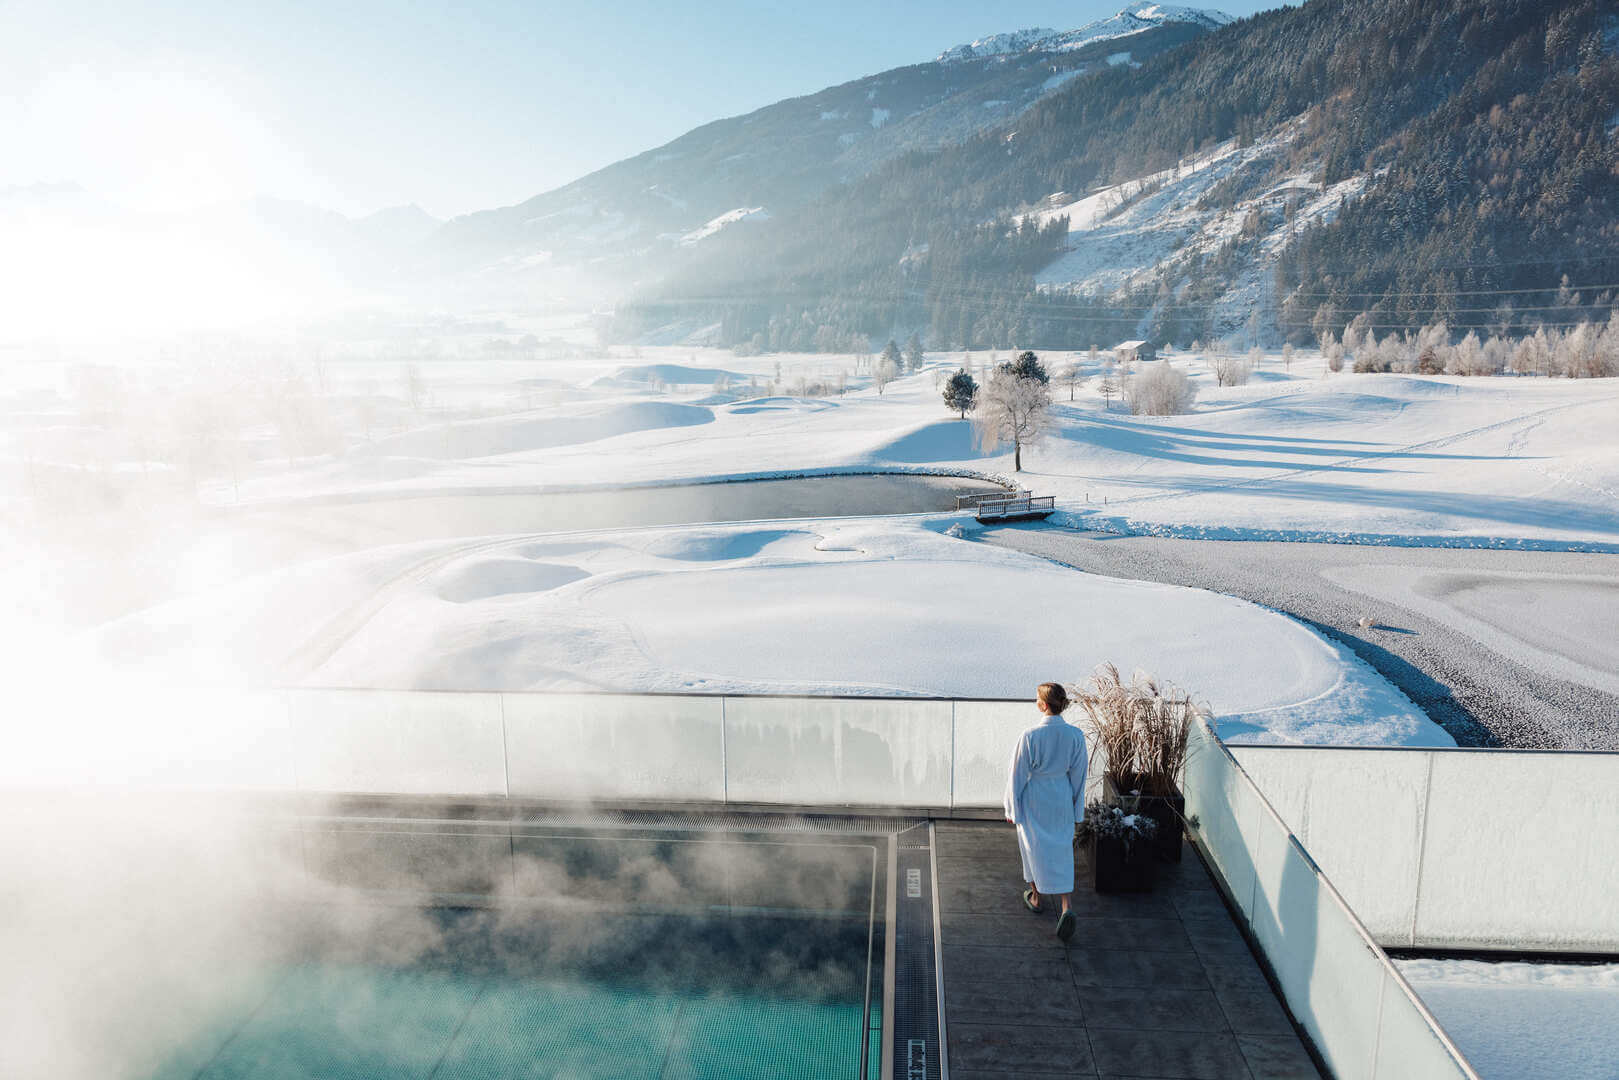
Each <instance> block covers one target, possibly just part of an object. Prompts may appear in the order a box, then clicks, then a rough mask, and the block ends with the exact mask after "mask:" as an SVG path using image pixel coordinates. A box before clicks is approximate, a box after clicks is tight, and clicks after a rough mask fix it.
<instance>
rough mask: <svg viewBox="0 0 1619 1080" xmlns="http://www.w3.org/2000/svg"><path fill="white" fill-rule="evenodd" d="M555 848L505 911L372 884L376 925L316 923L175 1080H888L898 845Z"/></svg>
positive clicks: (712, 842)
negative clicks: (886, 909)
mask: <svg viewBox="0 0 1619 1080" xmlns="http://www.w3.org/2000/svg"><path fill="white" fill-rule="evenodd" d="M354 835H355V834H354V833H353V832H352V831H345V832H344V833H343V839H344V843H345V844H346V845H348V846H347V847H346V848H345V849H344V850H347V851H352V850H353V843H354ZM393 835H398V834H397V833H395V834H393ZM521 839H523V838H519V840H521ZM435 840H437V841H439V842H442V838H441V837H435ZM538 842H539V847H537V848H535V847H533V846H532V845H531V847H530V850H529V852H528V853H527V855H518V854H516V852H517V846H518V845H517V844H516V843H514V846H513V851H514V860H513V862H512V864H511V866H512V873H513V876H512V880H513V881H515V882H517V884H516V886H515V887H514V888H507V889H503V890H502V891H501V892H502V894H501V895H500V896H499V897H498V898H497V899H496V900H495V901H494V902H492V903H490V904H487V905H484V904H480V905H477V906H448V905H443V904H439V905H433V906H424V905H409V904H403V903H400V902H399V898H400V897H401V895H402V894H401V892H400V890H399V889H398V885H399V882H398V880H397V878H396V877H395V878H390V879H389V880H388V881H386V882H385V884H386V885H387V886H388V889H387V890H386V893H384V892H380V891H377V890H369V891H368V890H366V889H365V886H366V885H367V884H375V882H374V881H373V882H369V883H368V882H366V881H364V880H360V881H359V882H358V884H359V885H360V886H361V889H360V890H359V893H360V894H363V895H366V896H368V897H369V900H368V901H362V903H363V904H364V906H363V907H362V908H360V909H358V910H359V912H360V914H359V915H358V916H357V915H356V913H355V909H353V908H350V909H347V910H344V911H342V913H341V915H340V916H338V917H334V918H328V917H327V916H330V915H332V909H331V908H330V905H318V906H315V907H312V908H310V912H311V916H312V918H311V924H312V925H313V926H315V927H317V928H318V929H315V930H313V931H311V932H309V933H306V934H304V935H303V936H302V939H301V940H300V943H299V946H298V949H297V953H296V955H288V956H286V957H284V958H283V959H282V960H281V961H280V962H278V963H277V964H275V965H274V966H273V967H272V969H271V970H269V971H267V972H266V973H265V974H264V977H263V992H262V993H260V994H258V995H256V997H257V1000H256V1002H251V1001H249V1002H244V1004H243V1005H242V1007H241V1008H239V1009H238V1010H236V1011H235V1012H233V1013H231V1014H229V1015H226V1016H224V1017H220V1018H216V1019H215V1021H214V1022H212V1023H210V1024H209V1025H208V1026H207V1027H206V1028H205V1029H204V1030H202V1031H200V1032H199V1033H198V1034H197V1036H196V1037H195V1038H193V1039H192V1040H190V1041H189V1042H188V1043H187V1044H186V1045H185V1046H183V1047H181V1048H180V1049H179V1050H177V1051H176V1052H175V1053H174V1054H173V1055H172V1057H171V1058H170V1059H169V1061H168V1062H167V1063H166V1065H165V1067H164V1068H163V1069H161V1070H160V1071H159V1072H158V1073H157V1074H156V1077H155V1078H154V1080H183V1078H186V1080H225V1078H241V1080H248V1078H251V1080H272V1078H274V1080H292V1078H309V1080H316V1078H319V1080H348V1078H354V1080H359V1078H380V1077H417V1078H423V1080H426V1078H445V1080H449V1078H458V1077H459V1078H468V1080H471V1078H477V1080H486V1078H489V1080H492V1078H517V1077H524V1078H527V1077H568V1078H580V1080H584V1078H598V1077H602V1078H605V1077H615V1078H617V1077H623V1078H646V1080H676V1078H700V1077H714V1078H722V1077H724V1078H748V1077H758V1078H760V1080H765V1078H770V1080H793V1078H800V1077H801V1078H804V1080H812V1078H814V1080H820V1078H825V1077H846V1078H849V1080H861V1078H865V1077H875V1076H877V1075H878V1073H879V1059H880V1053H879V1049H880V1031H879V1027H880V1016H881V1011H882V978H883V971H882V967H883V947H882V942H881V938H882V935H883V927H882V901H881V898H880V887H881V882H880V880H879V879H880V878H882V877H883V876H884V874H885V873H886V871H885V863H884V860H883V859H880V858H878V857H877V854H876V853H877V851H878V848H877V846H876V844H877V843H878V842H877V841H867V840H865V839H864V838H861V837H837V838H825V837H820V838H810V839H802V838H800V839H795V840H791V841H788V842H783V841H782V840H779V839H769V838H764V837H746V838H738V837H726V838H722V839H715V838H712V837H702V836H695V835H692V836H680V837H670V836H656V837H647V836H600V835H597V836H582V835H550V836H545V837H541V838H538ZM396 850H397V849H396ZM345 863H346V865H348V866H349V867H351V868H354V870H355V873H356V874H357V876H358V878H360V879H364V878H365V877H367V876H373V875H374V869H375V866H376V863H375V861H373V862H372V863H370V864H369V867H370V868H369V869H368V868H367V863H366V861H365V860H363V859H361V860H345ZM326 869H328V870H330V869H331V864H329V863H328V864H327V866H326ZM396 869H397V867H396ZM525 882H526V883H527V884H526V886H525V884H524V883H525ZM349 884H353V882H350V883H349ZM525 894H526V895H525ZM384 896H386V897H387V898H390V899H391V900H392V901H393V902H392V903H382V902H381V900H382V899H383V897H384ZM348 902H350V903H352V902H355V901H353V900H352V898H351V899H350V901H348Z"/></svg>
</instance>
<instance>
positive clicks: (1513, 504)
mask: <svg viewBox="0 0 1619 1080" xmlns="http://www.w3.org/2000/svg"><path fill="white" fill-rule="evenodd" d="M641 353H642V357H641V358H640V360H639V361H638V363H639V364H641V365H646V364H647V363H648V360H647V358H646V357H647V355H648V354H656V353H665V354H666V355H667V357H668V361H669V364H668V367H669V368H676V367H679V366H693V365H694V364H695V365H700V366H701V367H702V368H704V369H716V368H717V369H726V370H729V371H731V372H734V373H736V374H737V375H738V376H739V378H740V379H741V380H742V381H743V382H744V383H745V379H746V377H747V376H748V375H750V374H751V375H752V376H754V377H755V378H758V379H761V380H765V379H768V378H770V377H771V375H772V372H773V369H774V366H775V365H776V364H778V363H780V364H782V365H783V366H784V368H785V374H784V376H783V381H787V380H788V379H791V378H792V377H794V375H795V374H796V375H798V376H801V377H807V378H812V379H813V378H822V377H830V376H831V375H832V374H833V373H835V372H837V371H839V370H842V369H846V368H848V367H851V366H852V360H850V359H849V358H837V357H825V356H787V357H761V358H753V359H750V360H743V359H740V358H735V357H731V356H730V355H729V354H727V353H722V352H719V351H717V350H716V351H708V352H703V353H700V354H698V353H693V351H692V350H690V349H669V350H653V349H643V350H641ZM677 358H678V359H677ZM1005 358H1006V354H1001V355H1000V359H1005ZM992 359H994V357H992V356H991V355H989V354H984V353H977V354H972V355H970V356H969V358H968V362H969V363H971V364H972V365H974V366H975V368H977V369H978V370H979V371H980V372H981V373H982V370H983V369H984V368H985V367H986V366H987V365H988V364H989V363H990V362H991V360H992ZM1043 360H1044V361H1045V363H1046V364H1047V366H1048V368H1049V369H1050V370H1052V371H1053V372H1057V371H1060V370H1062V369H1063V368H1065V367H1066V366H1067V365H1069V364H1070V363H1073V362H1075V361H1078V362H1080V363H1081V365H1082V367H1084V368H1086V369H1087V370H1089V369H1090V368H1091V365H1089V364H1088V363H1087V362H1086V361H1085V359H1084V356H1083V354H1060V353H1047V354H1044V355H1043ZM1170 360H1171V362H1172V363H1175V364H1177V365H1180V366H1182V367H1184V368H1185V369H1186V370H1187V371H1188V372H1189V373H1190V374H1191V375H1192V376H1193V381H1194V383H1195V384H1196V385H1197V386H1198V388H1199V396H1198V399H1197V402H1196V404H1195V407H1194V411H1193V412H1191V413H1190V414H1187V415H1184V416H1173V417H1135V416H1131V415H1129V413H1128V412H1126V411H1124V410H1123V408H1122V407H1121V405H1120V403H1119V401H1118V399H1117V398H1114V399H1113V401H1112V404H1111V407H1107V406H1105V405H1104V402H1103V399H1102V398H1101V397H1100V396H1098V395H1097V393H1096V392H1095V389H1094V380H1093V383H1092V385H1089V386H1086V387H1083V388H1081V389H1080V390H1079V391H1078V392H1077V394H1076V395H1075V400H1074V401H1073V402H1069V401H1068V400H1067V398H1068V392H1067V390H1066V389H1065V388H1064V387H1063V386H1062V385H1061V384H1060V381H1054V383H1053V396H1054V398H1055V399H1056V401H1057V404H1056V409H1055V419H1056V424H1055V429H1054V431H1053V433H1052V435H1051V437H1049V438H1048V439H1047V440H1046V441H1045V442H1044V443H1042V444H1041V445H1039V446H1037V447H1035V448H1034V449H1033V450H1031V451H1029V452H1027V453H1025V455H1024V466H1025V468H1024V471H1023V473H1022V474H1020V475H1019V476H1018V477H1016V479H1017V481H1018V482H1019V483H1021V484H1023V485H1024V486H1026V487H1029V488H1032V489H1033V490H1035V491H1036V492H1037V493H1039V494H1054V495H1056V496H1057V497H1058V499H1059V503H1060V506H1061V508H1062V509H1063V510H1064V511H1066V512H1067V513H1068V514H1070V515H1071V516H1072V517H1073V518H1075V519H1083V523H1084V524H1086V525H1088V526H1090V527H1100V528H1106V529H1110V530H1112V531H1119V532H1155V533H1163V534H1166V535H1186V536H1203V537H1212V538H1232V539H1244V538H1267V539H1325V540H1334V539H1343V540H1352V541H1361V542H1373V543H1377V542H1383V543H1388V542H1395V543H1427V544H1433V543H1441V544H1446V543H1448V544H1459V545H1496V544H1498V545H1500V546H1530V547H1533V546H1538V545H1546V546H1564V545H1576V546H1578V545H1587V546H1596V547H1607V548H1619V424H1616V423H1615V418H1616V417H1619V382H1615V381H1612V380H1565V379H1533V378H1475V379H1467V378H1462V377H1435V376H1411V375H1390V374H1385V375H1355V374H1348V373H1340V374H1337V375H1332V376H1327V374H1326V372H1325V367H1324V364H1323V362H1322V361H1321V359H1320V357H1319V356H1317V355H1314V354H1309V353H1302V352H1301V353H1300V355H1299V357H1298V358H1296V359H1295V360H1294V362H1293V363H1292V364H1291V370H1288V371H1284V370H1282V361H1281V359H1280V357H1279V356H1277V355H1271V356H1269V357H1268V358H1267V359H1266V360H1265V362H1264V363H1263V364H1262V365H1261V367H1260V369H1259V370H1258V371H1257V372H1256V373H1255V374H1254V376H1253V378H1252V380H1251V381H1250V382H1249V383H1248V385H1245V386H1238V387H1226V388H1223V389H1222V388H1218V387H1216V386H1215V385H1214V382H1215V380H1214V379H1213V377H1212V376H1211V375H1210V374H1209V373H1208V364H1207V362H1206V358H1205V357H1203V356H1201V355H1174V354H1172V355H1171V357H1170ZM618 363H619V364H620V365H622V364H623V363H624V362H623V361H622V360H620V361H618ZM960 363H961V355H960V354H951V355H948V356H934V357H930V365H929V367H928V368H927V369H924V370H923V371H922V372H921V373H920V374H915V375H910V376H906V377H904V378H902V379H900V380H898V381H897V382H894V383H892V384H890V385H889V386H888V387H887V388H886V390H885V392H883V393H882V394H879V393H878V392H877V391H876V389H874V388H872V387H870V386H866V385H863V384H864V383H865V382H866V380H864V379H861V378H856V379H854V380H852V381H851V383H850V385H851V387H852V389H851V390H850V392H848V393H847V394H844V395H841V396H834V397H826V398H807V397H791V396H780V395H778V396H775V397H768V398H750V397H748V396H747V391H746V388H745V385H743V386H742V387H741V388H740V389H732V390H731V391H730V392H729V393H726V394H716V393H715V392H714V391H713V390H711V389H710V388H709V387H708V386H706V385H704V386H697V385H691V386H685V387H681V386H678V385H675V386H672V387H670V388H669V391H668V392H666V393H664V394H661V395H658V396H656V397H655V398H654V399H653V400H652V401H650V402H649V401H648V400H647V394H646V392H645V391H644V390H643V391H641V392H636V391H634V390H630V389H628V388H626V387H625V386H624V384H623V383H622V382H619V381H616V380H614V381H613V384H612V385H608V386H602V387H601V388H600V389H598V390H595V391H594V392H593V394H592V395H591V396H589V397H584V398H581V397H574V398H573V399H571V400H569V401H567V402H564V403H559V404H555V405H552V406H548V407H542V408H537V409H533V410H524V411H521V412H516V413H512V414H509V415H507V416H504V417H494V418H489V419H480V420H474V421H461V422H455V423H451V424H446V425H438V426H433V427H428V428H426V429H423V430H419V431H416V432H413V433H410V434H408V435H400V436H396V437H393V438H384V439H380V440H378V442H377V443H376V444H375V445H374V446H372V447H370V448H368V449H366V450H365V451H364V452H356V453H351V454H349V455H347V456H346V457H343V458H341V459H338V460H337V461H335V462H331V463H327V464H321V465H316V466H313V467H310V468H305V469H298V470H293V471H287V472H279V473H276V474H273V475H268V476H263V477H260V478H257V479H253V480H249V481H247V482H244V483H243V484H242V485H241V489H240V494H239V496H238V495H237V494H236V493H234V492H233V491H231V490H230V489H229V488H227V487H225V486H223V485H221V486H219V487H216V488H215V490H214V493H213V495H214V497H215V498H218V499H220V500H221V501H226V502H229V501H231V500H232V499H233V498H236V497H239V498H241V499H242V500H247V501H251V500H274V499H283V498H296V497H300V496H307V495H311V494H318V493H328V494H329V493H347V492H362V491H363V492H379V491H394V492H444V491H467V490H477V489H480V488H482V489H489V488H495V487H505V488H513V487H516V488H541V489H543V488H568V487H591V486H602V485H627V484H648V483H668V482H671V481H675V480H689V479H697V478H712V477H718V476H742V475H760V474H769V473H794V472H804V471H818V470H827V469H831V470H863V469H867V470H869V469H914V470H943V471H969V472H974V473H978V474H985V475H1002V476H1005V475H1010V473H1011V471H1012V468H1011V466H1012V459H1011V454H1010V453H1009V449H1010V448H1004V449H1002V450H999V451H994V452H983V451H980V450H978V449H977V448H975V446H974V445H973V440H972V436H971V431H970V425H969V423H967V422H964V421H961V420H958V419H956V418H955V417H954V416H952V415H951V414H950V413H948V412H946V410H945V409H944V407H943V405H942V404H941V402H940V397H939V389H938V386H937V383H938V381H939V379H940V378H941V377H942V376H943V375H944V374H946V373H948V372H951V371H954V370H955V369H956V367H957V366H958V365H959V364H960ZM607 368H608V365H606V364H604V365H601V367H600V368H599V369H598V370H600V372H601V376H606V375H608V374H610V371H609V370H607ZM666 370H667V369H666ZM589 371H590V369H589V368H585V369H582V370H576V371H574V372H573V373H572V374H573V375H574V376H575V377H576V378H578V379H579V380H580V381H581V382H585V383H587V384H588V382H589V381H590V375H589ZM598 377H600V376H598ZM737 383H738V380H733V386H734V387H735V386H736V385H737ZM680 391H685V392H684V393H681V392H680ZM441 446H448V447H451V450H450V451H449V452H445V451H443V450H441V449H439V447H441ZM462 450H465V451H466V453H465V454H464V455H463V454H462V453H461V451H462Z"/></svg>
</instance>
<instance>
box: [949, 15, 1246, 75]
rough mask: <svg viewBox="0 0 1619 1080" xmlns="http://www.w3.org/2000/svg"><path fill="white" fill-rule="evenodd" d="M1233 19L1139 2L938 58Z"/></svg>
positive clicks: (1067, 44)
mask: <svg viewBox="0 0 1619 1080" xmlns="http://www.w3.org/2000/svg"><path fill="white" fill-rule="evenodd" d="M1231 21H1232V19H1231V16H1230V15H1227V14H1226V13H1225V12H1223V11H1212V10H1207V9H1204V8H1188V7H1175V6H1173V5H1171V4H1152V3H1137V4H1132V5H1131V6H1129V7H1127V8H1125V9H1124V10H1123V11H1120V12H1118V13H1117V14H1114V15H1110V16H1109V17H1108V18H1105V19H1098V20H1096V21H1095V22H1093V23H1087V24H1085V25H1084V26H1082V27H1080V28H1079V29H1078V30H1048V29H1044V28H1039V27H1037V28H1034V29H1029V30H1017V31H1014V32H1012V33H1010V34H995V35H994V36H992V37H987V38H980V39H978V40H977V41H970V42H968V43H967V44H965V45H957V46H956V47H955V48H953V49H946V50H945V51H944V52H942V53H940V54H939V55H938V57H937V61H938V62H939V63H941V64H951V63H959V62H961V61H963V60H977V59H983V58H984V57H990V56H1007V55H1012V54H1016V53H1026V52H1066V51H1070V50H1073V49H1080V48H1084V47H1085V46H1086V45H1089V44H1091V43H1092V42H1096V41H1110V40H1112V39H1114V38H1121V37H1128V36H1129V35H1131V34H1139V33H1141V32H1142V31H1144V30H1155V29H1158V28H1159V27H1163V26H1168V25H1170V24H1172V23H1184V24H1187V25H1191V26H1197V27H1201V28H1202V29H1204V30H1218V29H1219V28H1220V27H1222V26H1225V25H1226V24H1227V23H1229V22H1231Z"/></svg>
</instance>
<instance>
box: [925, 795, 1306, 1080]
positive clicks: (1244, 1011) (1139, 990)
mask: <svg viewBox="0 0 1619 1080" xmlns="http://www.w3.org/2000/svg"><path fill="white" fill-rule="evenodd" d="M934 828H935V830H936V844H935V852H934V855H935V858H936V859H937V866H938V875H939V912H940V921H941V924H942V925H941V930H940V939H941V944H942V949H943V955H942V958H941V959H942V962H943V965H944V1000H945V1010H944V1011H945V1027H946V1038H947V1040H948V1046H949V1062H950V1076H951V1080H1012V1078H1014V1077H1018V1078H1025V1077H1039V1076H1043V1075H1053V1076H1073V1077H1097V1078H1101V1077H1111V1078H1118V1080H1122V1078H1125V1077H1132V1078H1135V1077H1156V1078H1166V1080H1168V1078H1174V1080H1190V1078H1200V1080H1227V1078H1229V1080H1319V1078H1320V1075H1321V1074H1320V1073H1319V1072H1318V1071H1317V1069H1316V1067H1315V1065H1314V1064H1313V1062H1312V1061H1311V1059H1310V1056H1309V1054H1308V1053H1306V1051H1305V1049H1304V1045H1303V1043H1302V1042H1301V1041H1300V1040H1299V1037H1298V1035H1297V1033H1296V1032H1295V1031H1294V1029H1293V1024H1292V1021H1291V1020H1290V1019H1289V1018H1288V1015H1287V1013H1286V1011H1285V1010H1284V1009H1283V1007H1282V1005H1281V1003H1280V1002H1279V1001H1278V1000H1277V998H1276V996H1275V994H1274V993H1273V992H1272V990H1271V987H1270V984H1269V983H1268V982H1267V981H1266V979H1265V976H1264V974H1263V973H1262V972H1261V970H1260V967H1259V963H1258V961H1257V960H1256V959H1255V958H1254V956H1253V954H1252V952H1250V950H1249V948H1248V944H1247V942H1246V941H1245V940H1244V939H1243V937H1242V934H1241V933H1240V932H1239V931H1238V930H1237V926H1236V924H1235V923H1234V922H1232V920H1231V917H1230V915H1229V914H1228V913H1227V911H1226V909H1225V905H1224V903H1223V902H1222V901H1221V899H1220V896H1219V893H1218V892H1217V891H1216V890H1215V887H1214V883H1213V881H1212V880H1211V879H1210V878H1209V875H1208V872H1207V871H1206V870H1205V869H1204V867H1203V864H1202V863H1201V862H1200V861H1199V860H1198V858H1197V855H1196V854H1195V853H1194V852H1192V851H1191V850H1190V849H1189V848H1188V849H1187V851H1186V852H1185V857H1184V858H1183V859H1182V861H1181V862H1180V863H1179V864H1177V865H1165V866H1162V867H1160V877H1159V886H1158V889H1157V890H1156V891H1155V892H1152V893H1147V894H1142V895H1118V896H1110V895H1103V894H1098V893H1097V892H1095V891H1094V890H1093V889H1092V888H1091V887H1090V873H1089V867H1088V866H1086V865H1085V863H1084V862H1083V860H1082V861H1081V863H1080V867H1079V887H1078V890H1077V891H1076V892H1075V894H1074V908H1075V912H1076V914H1077V915H1078V916H1079V929H1078V932H1077V933H1076V934H1075V935H1074V939H1073V941H1071V942H1070V943H1069V944H1068V946H1067V947H1064V946H1063V944H1062V942H1060V941H1059V940H1058V939H1057V937H1056V934H1055V933H1054V931H1055V928H1056V916H1055V914H1054V913H1052V912H1048V913H1046V914H1044V915H1033V914H1030V913H1029V912H1028V911H1026V910H1024V908H1023V905H1022V902H1021V900H1020V892H1021V890H1022V887H1023V886H1022V884H1021V879H1022V873H1021V865H1020V863H1019V860H1018V854H1017V841H1016V838H1015V837H1014V835H1013V832H1012V829H1011V827H1010V826H1007V825H1002V824H999V823H993V822H968V821H936V822H935V823H934ZM1052 906H1053V908H1054V907H1055V904H1054V903H1053V905H1052Z"/></svg>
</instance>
